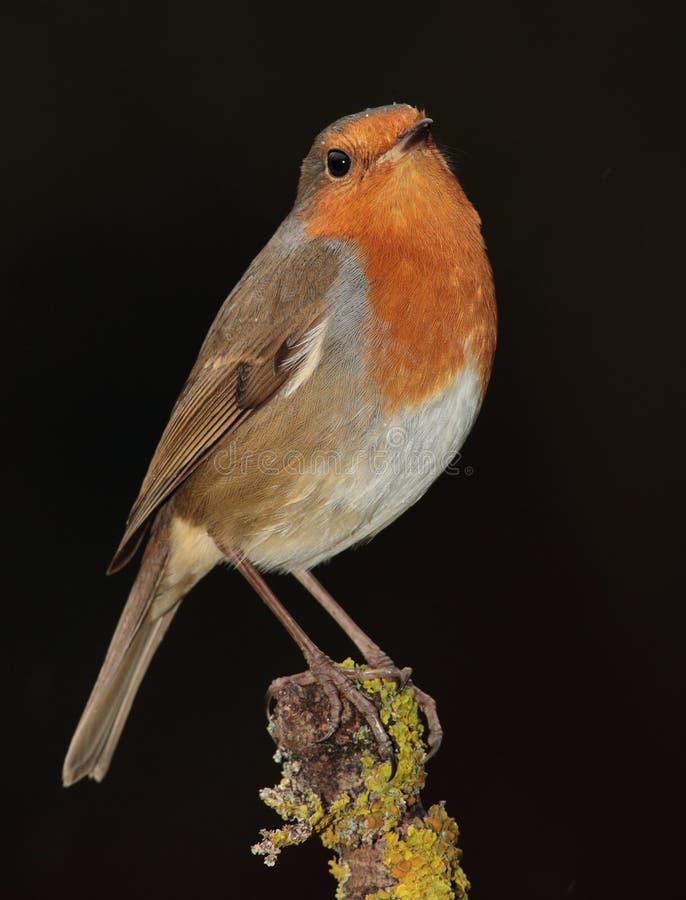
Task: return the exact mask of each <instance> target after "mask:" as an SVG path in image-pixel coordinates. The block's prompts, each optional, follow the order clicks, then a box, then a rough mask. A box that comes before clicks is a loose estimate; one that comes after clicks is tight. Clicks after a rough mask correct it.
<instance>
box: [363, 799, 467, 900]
mask: <svg viewBox="0 0 686 900" xmlns="http://www.w3.org/2000/svg"><path fill="white" fill-rule="evenodd" d="M458 836H459V831H458V828H457V823H456V822H455V820H454V819H452V818H451V817H450V816H449V815H448V814H447V813H446V811H445V810H444V809H443V807H442V806H441V805H440V804H437V805H435V806H432V807H431V808H430V809H429V812H428V814H427V815H426V817H425V818H424V819H419V818H417V819H416V820H415V821H414V822H413V824H412V825H410V826H409V827H408V828H407V831H406V834H405V836H404V838H401V836H400V835H399V834H397V833H396V832H391V833H390V834H387V835H386V836H385V837H384V843H385V845H386V850H385V853H384V857H383V861H384V865H386V866H387V868H388V870H389V872H390V873H391V875H392V876H393V877H394V878H395V879H397V884H395V885H393V887H391V888H388V889H386V890H381V891H377V892H376V893H374V894H368V895H367V898H366V900H461V898H463V897H466V895H467V891H468V890H469V882H468V881H467V877H466V875H465V874H464V871H463V870H462V868H461V866H460V855H461V854H460V851H459V849H458V847H457V839H458Z"/></svg>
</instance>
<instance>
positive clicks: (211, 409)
mask: <svg viewBox="0 0 686 900" xmlns="http://www.w3.org/2000/svg"><path fill="white" fill-rule="evenodd" d="M321 324H322V321H321V312H320V311H319V310H317V312H316V315H314V316H312V317H311V318H309V320H308V321H306V322H305V323H304V324H303V325H301V326H300V328H298V330H297V331H296V332H294V333H292V334H289V335H288V336H287V337H285V338H284V337H283V336H282V335H279V336H277V337H275V338H272V340H270V341H269V342H268V343H267V345H266V346H264V347H263V348H262V349H260V350H258V351H255V352H250V351H243V352H242V353H240V354H235V353H233V354H231V353H226V354H222V355H220V356H218V357H214V358H212V359H210V360H209V361H208V362H207V363H206V364H205V365H204V366H203V367H202V368H201V369H199V370H198V369H197V368H196V370H195V374H194V375H193V376H191V378H190V380H189V381H188V382H187V384H186V386H185V387H184V389H183V391H182V393H181V396H180V397H179V399H178V400H177V402H176V405H175V407H174V409H173V411H172V414H171V418H170V419H169V423H168V425H167V427H166V428H165V430H164V432H163V433H162V437H161V438H160V442H159V444H158V446H157V450H156V451H155V454H154V456H153V458H152V461H151V463H150V467H149V469H148V472H147V475H146V476H145V479H144V481H143V484H142V486H141V490H140V493H139V495H138V498H137V500H136V502H135V503H134V505H133V507H132V509H131V512H130V514H129V518H128V519H127V522H126V531H125V533H124V537H123V538H122V540H121V543H120V545H119V547H118V549H117V552H116V553H115V555H114V559H113V560H112V562H111V563H110V567H109V569H108V572H110V573H111V572H116V571H117V570H118V569H120V568H122V566H124V565H126V563H127V562H128V561H129V559H130V558H131V556H133V554H134V553H135V552H136V549H137V547H138V545H139V543H140V540H141V538H142V535H143V531H144V526H145V524H146V522H147V521H148V519H149V517H150V515H151V514H152V513H153V512H154V511H155V510H156V509H157V508H158V507H159V506H160V505H161V504H162V503H164V501H165V500H166V499H167V498H168V497H170V496H171V494H172V493H173V492H174V491H175V490H176V489H177V488H178V487H179V485H180V484H181V483H182V482H183V481H185V479H186V478H187V477H188V476H189V475H190V473H191V472H192V471H193V470H194V469H195V468H196V467H197V466H198V464H199V463H200V462H201V460H202V459H203V458H204V457H205V455H206V454H207V453H208V452H209V451H210V450H211V449H212V447H213V446H214V445H215V444H216V443H217V441H218V440H219V439H220V438H221V437H223V436H224V435H225V434H227V433H228V432H230V431H232V430H233V429H235V428H237V427H238V425H240V423H241V422H243V421H244V420H245V419H246V418H247V417H248V416H249V415H250V414H251V413H252V412H254V411H255V410H256V409H259V407H260V406H262V405H263V404H264V403H266V402H267V401H268V400H269V399H270V398H271V397H273V395H274V394H275V393H276V392H277V391H278V390H279V389H280V388H281V387H283V386H284V385H285V384H286V382H288V381H289V380H293V379H294V377H296V376H297V373H298V371H299V370H300V369H301V368H302V366H303V365H304V364H305V362H306V360H307V358H308V349H309V346H310V344H311V337H310V336H311V335H313V334H316V333H317V332H318V330H319V326H320V325H321Z"/></svg>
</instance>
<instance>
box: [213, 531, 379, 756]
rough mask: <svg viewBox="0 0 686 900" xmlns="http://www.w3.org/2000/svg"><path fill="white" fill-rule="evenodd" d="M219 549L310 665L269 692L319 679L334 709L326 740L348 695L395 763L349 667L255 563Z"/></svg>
mask: <svg viewBox="0 0 686 900" xmlns="http://www.w3.org/2000/svg"><path fill="white" fill-rule="evenodd" d="M220 549H221V550H222V552H223V553H224V555H225V556H226V557H227V559H229V560H230V561H231V562H232V563H233V564H234V566H235V567H236V568H237V569H238V571H239V572H240V573H241V575H242V576H243V577H244V578H245V579H246V581H247V582H248V584H250V585H251V587H253V588H254V590H255V591H256V593H257V594H258V595H259V596H260V597H261V598H262V600H263V601H264V602H265V603H266V605H267V606H268V607H269V609H270V610H271V611H272V612H273V613H274V615H275V616H276V618H277V619H278V620H279V622H281V624H282V625H283V626H284V628H285V629H286V631H287V632H288V633H289V634H290V636H291V637H292V638H293V640H294V641H295V643H296V644H297V645H298V647H299V648H300V650H301V652H302V654H303V656H304V657H305V661H306V662H307V665H308V666H309V672H306V673H303V675H293V676H288V677H286V678H279V679H277V681H275V682H273V683H272V685H271V686H270V689H269V692H270V695H271V694H272V693H273V692H274V691H275V690H277V689H278V688H279V687H280V686H282V685H285V684H286V683H288V682H292V681H296V682H298V683H301V684H302V683H308V682H309V683H312V682H313V681H318V682H319V684H320V685H321V687H322V689H323V691H324V693H325V694H326V697H327V699H328V701H329V705H330V712H331V727H330V728H329V730H328V732H327V733H326V734H325V735H324V736H323V737H322V738H321V740H326V739H327V738H329V737H331V735H332V734H333V733H334V732H335V731H336V729H337V728H338V725H339V723H340V717H341V697H345V699H346V700H347V701H348V702H349V703H350V704H351V705H352V706H354V707H355V708H356V709H357V710H358V711H359V712H360V713H361V715H362V716H363V717H364V720H365V721H366V723H367V724H368V725H369V727H370V729H371V730H372V734H373V735H374V737H375V738H376V742H377V745H378V747H379V753H380V755H381V756H382V758H384V759H387V760H390V761H391V762H392V763H393V760H394V756H393V745H392V743H391V739H390V738H389V737H388V735H387V734H386V731H385V730H384V727H383V725H382V724H381V720H380V719H379V714H378V712H377V710H376V707H375V706H374V704H373V703H372V702H371V701H370V700H368V699H367V698H366V697H365V696H364V694H362V692H361V691H360V690H359V689H358V688H357V687H356V686H355V685H354V684H353V683H352V682H351V680H350V677H349V676H348V674H347V672H348V670H346V669H342V668H341V667H340V666H337V665H336V664H335V663H334V662H333V661H332V660H331V659H329V657H328V656H327V655H326V654H325V653H323V652H322V651H321V650H320V649H319V647H317V645H316V644H315V643H314V641H312V640H311V638H309V637H308V636H307V634H306V633H305V632H304V631H303V629H302V628H301V627H300V625H298V623H297V622H296V621H295V619H294V618H293V616H291V614H290V613H289V612H288V610H287V609H286V608H285V607H284V606H283V604H282V603H281V601H280V600H279V599H278V597H277V596H276V594H274V592H273V591H272V590H271V588H270V587H269V585H268V584H267V582H266V581H265V580H264V578H262V576H261V575H260V573H259V572H258V571H257V569H256V568H255V567H254V566H253V565H252V563H250V562H249V561H248V560H247V559H246V558H245V557H244V556H243V555H242V554H240V553H237V552H236V551H234V550H230V549H227V548H224V547H220ZM354 674H356V675H357V677H358V679H361V680H363V679H364V680H366V679H367V678H375V677H383V672H375V671H366V670H365V671H364V672H359V670H358V671H357V672H355V673H354Z"/></svg>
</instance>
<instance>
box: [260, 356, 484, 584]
mask: <svg viewBox="0 0 686 900" xmlns="http://www.w3.org/2000/svg"><path fill="white" fill-rule="evenodd" d="M481 399H482V392H481V389H480V385H479V381H478V379H477V377H476V375H475V374H474V372H473V370H472V369H471V368H469V367H466V368H465V369H464V370H463V372H462V373H461V374H460V375H459V376H458V378H457V379H456V380H455V382H454V383H453V384H452V385H451V387H450V388H448V389H447V390H446V391H445V392H444V393H443V394H441V395H440V396H438V397H437V398H436V399H435V400H433V401H432V402H431V403H429V404H427V405H426V406H424V407H423V408H422V409H420V410H416V409H414V410H401V411H399V412H398V413H396V414H394V415H393V416H392V417H391V418H390V419H389V420H388V421H386V422H379V424H378V426H377V427H376V428H373V429H371V430H370V433H369V434H368V435H367V438H368V440H367V444H366V446H364V447H363V448H362V449H357V450H356V451H355V452H354V453H349V452H346V451H345V449H343V450H342V451H341V453H340V454H334V455H333V456H330V457H327V458H326V459H323V460H318V461H317V462H316V463H315V464H314V466H313V468H312V469H311V470H310V471H304V472H303V478H302V479H301V480H300V484H301V485H302V494H301V495H300V496H298V497H294V498H293V500H292V501H291V502H290V503H289V504H288V509H284V517H283V519H282V521H281V522H280V523H278V524H275V527H274V528H273V529H269V531H268V532H263V533H261V534H255V535H253V539H252V540H251V541H249V543H248V545H246V546H244V550H245V552H246V554H247V556H248V558H249V559H251V560H252V561H253V562H254V563H255V564H256V565H258V566H260V567H262V568H265V569H281V570H283V569H292V568H296V567H297V568H310V567H312V566H315V565H317V563H319V562H323V561H324V560H325V559H328V558H329V557H331V556H334V555H335V554H337V553H339V552H340V551H341V550H344V549H345V548H346V547H350V546H352V545H353V544H357V543H359V542H360V541H364V540H366V539H369V538H370V537H372V536H373V535H374V534H376V533H377V532H378V531H381V529H383V528H384V527H385V526H386V525H388V524H389V523H390V522H392V521H393V519H395V518H397V517H398V516H399V515H400V514H401V513H402V512H404V511H405V510H406V509H407V508H408V507H410V506H412V504H413V503H415V502H416V501H417V500H418V499H419V498H420V497H421V496H422V494H423V493H424V492H425V491H426V490H427V489H428V488H429V486H430V485H431V484H432V482H433V481H435V479H436V478H437V477H438V476H439V475H440V474H441V472H442V471H443V470H444V469H445V467H446V466H447V465H448V464H449V463H450V462H451V460H452V459H453V458H454V457H455V455H456V454H457V452H458V451H459V450H460V448H461V447H462V444H463V443H464V440H465V438H466V437H467V435H468V434H469V431H470V429H471V427H472V425H473V423H474V420H475V418H476V416H477V413H478V411H479V407H480V405H481Z"/></svg>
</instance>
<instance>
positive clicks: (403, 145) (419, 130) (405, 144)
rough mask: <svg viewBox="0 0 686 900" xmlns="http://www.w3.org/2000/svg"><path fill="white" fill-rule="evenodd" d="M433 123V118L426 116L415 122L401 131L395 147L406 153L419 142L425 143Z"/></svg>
mask: <svg viewBox="0 0 686 900" xmlns="http://www.w3.org/2000/svg"><path fill="white" fill-rule="evenodd" d="M433 123H434V120H433V119H429V118H424V119H420V120H419V121H418V122H415V123H414V125H410V127H409V128H406V129H405V130H404V131H401V132H400V134H399V135H398V140H397V142H396V145H395V147H394V148H393V149H394V150H396V151H400V152H401V153H405V152H406V151H407V150H410V149H411V148H412V147H415V146H416V145H417V144H420V143H423V142H424V141H425V140H426V139H427V138H428V136H429V130H430V128H431V126H432V125H433Z"/></svg>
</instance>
